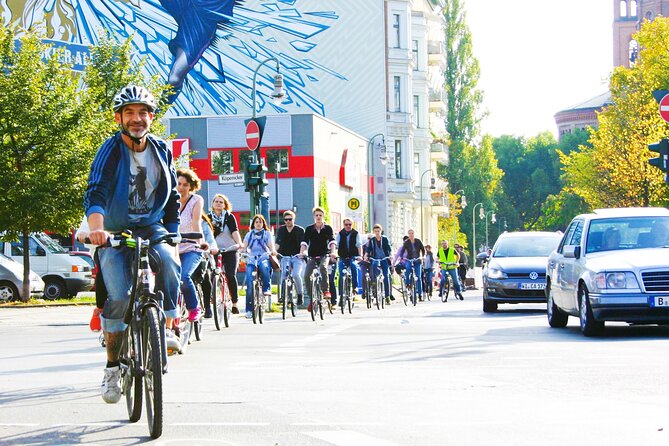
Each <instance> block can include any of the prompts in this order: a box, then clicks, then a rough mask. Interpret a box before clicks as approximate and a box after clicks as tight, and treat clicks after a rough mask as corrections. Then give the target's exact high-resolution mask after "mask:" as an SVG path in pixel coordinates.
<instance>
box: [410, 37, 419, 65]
mask: <svg viewBox="0 0 669 446" xmlns="http://www.w3.org/2000/svg"><path fill="white" fill-rule="evenodd" d="M411 59H412V60H413V70H414V71H418V40H412V41H411Z"/></svg>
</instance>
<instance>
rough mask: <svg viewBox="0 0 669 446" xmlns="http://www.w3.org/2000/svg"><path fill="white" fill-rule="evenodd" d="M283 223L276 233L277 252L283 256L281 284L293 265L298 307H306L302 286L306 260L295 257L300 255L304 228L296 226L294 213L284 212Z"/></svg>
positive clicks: (281, 299)
mask: <svg viewBox="0 0 669 446" xmlns="http://www.w3.org/2000/svg"><path fill="white" fill-rule="evenodd" d="M283 221H284V222H285V224H284V225H281V226H279V229H278V230H277V231H276V250H277V252H278V253H279V254H281V255H282V256H283V257H282V258H281V283H283V281H284V280H285V279H286V275H287V274H288V264H291V265H292V268H293V272H292V276H293V279H294V280H295V289H296V291H297V305H304V294H303V293H304V287H303V285H302V277H303V275H304V260H303V259H302V258H300V257H294V256H297V255H299V254H300V247H301V244H302V240H304V228H303V227H302V226H299V225H296V224H295V213H294V212H293V211H286V212H284V213H283ZM283 298H284V296H281V297H280V298H279V302H283Z"/></svg>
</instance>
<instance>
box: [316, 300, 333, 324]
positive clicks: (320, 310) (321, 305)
mask: <svg viewBox="0 0 669 446" xmlns="http://www.w3.org/2000/svg"><path fill="white" fill-rule="evenodd" d="M328 305H330V304H328ZM323 311H324V310H323V301H322V300H320V299H319V300H318V314H319V315H320V317H321V320H323Z"/></svg>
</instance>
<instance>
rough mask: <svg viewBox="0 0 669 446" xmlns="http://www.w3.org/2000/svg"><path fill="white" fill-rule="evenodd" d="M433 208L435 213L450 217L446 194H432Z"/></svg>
mask: <svg viewBox="0 0 669 446" xmlns="http://www.w3.org/2000/svg"><path fill="white" fill-rule="evenodd" d="M430 204H431V210H432V213H433V214H438V215H440V216H442V217H448V216H449V213H450V209H449V206H448V198H447V197H446V196H445V195H440V196H435V195H434V194H433V195H432V203H430Z"/></svg>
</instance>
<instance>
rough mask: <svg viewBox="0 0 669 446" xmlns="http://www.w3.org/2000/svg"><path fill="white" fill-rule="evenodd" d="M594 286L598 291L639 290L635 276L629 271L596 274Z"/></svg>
mask: <svg viewBox="0 0 669 446" xmlns="http://www.w3.org/2000/svg"><path fill="white" fill-rule="evenodd" d="M595 285H596V286H597V288H598V289H600V290H620V289H629V288H633V289H639V282H637V280H636V276H635V275H634V273H632V272H629V271H617V272H606V273H597V274H595Z"/></svg>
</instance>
